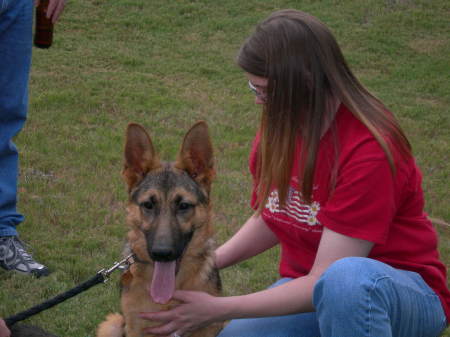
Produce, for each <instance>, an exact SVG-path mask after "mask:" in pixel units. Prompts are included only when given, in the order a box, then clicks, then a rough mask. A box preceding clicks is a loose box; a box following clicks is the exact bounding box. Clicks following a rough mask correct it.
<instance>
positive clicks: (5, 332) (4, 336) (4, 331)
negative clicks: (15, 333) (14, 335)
mask: <svg viewBox="0 0 450 337" xmlns="http://www.w3.org/2000/svg"><path fill="white" fill-rule="evenodd" d="M10 336H11V332H10V331H9V329H8V327H7V326H6V324H5V321H4V320H2V319H1V318H0V337H10Z"/></svg>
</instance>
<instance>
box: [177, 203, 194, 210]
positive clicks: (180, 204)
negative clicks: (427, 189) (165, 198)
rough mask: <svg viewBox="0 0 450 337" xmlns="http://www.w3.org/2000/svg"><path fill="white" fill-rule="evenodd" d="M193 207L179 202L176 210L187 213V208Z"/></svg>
mask: <svg viewBox="0 0 450 337" xmlns="http://www.w3.org/2000/svg"><path fill="white" fill-rule="evenodd" d="M193 206H194V205H192V204H189V203H187V202H180V203H179V204H178V210H180V211H187V210H188V209H189V208H191V207H193Z"/></svg>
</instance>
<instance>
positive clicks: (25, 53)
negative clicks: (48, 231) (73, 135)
mask: <svg viewBox="0 0 450 337" xmlns="http://www.w3.org/2000/svg"><path fill="white" fill-rule="evenodd" d="M32 24H33V0H0V266H1V267H3V268H4V269H7V270H17V271H21V272H25V273H33V274H35V275H37V276H41V275H46V274H48V269H47V268H46V267H45V266H43V265H41V264H39V263H37V262H35V261H34V260H33V259H32V257H31V256H30V255H29V254H28V253H27V252H26V250H25V248H24V246H23V244H22V242H21V241H20V240H19V239H18V233H17V230H16V226H17V225H18V224H19V223H21V222H22V221H23V216H22V215H21V214H19V213H18V212H17V208H16V204H17V179H18V152H17V149H16V146H15V144H14V143H13V137H14V136H16V135H17V134H18V133H19V131H20V130H21V129H22V127H23V125H24V123H25V120H26V114H27V108H28V79H29V73H30V65H31V48H32Z"/></svg>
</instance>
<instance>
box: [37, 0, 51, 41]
mask: <svg viewBox="0 0 450 337" xmlns="http://www.w3.org/2000/svg"><path fill="white" fill-rule="evenodd" d="M48 2H49V0H40V2H39V6H37V8H36V29H35V32H34V45H35V46H36V47H39V48H50V46H51V45H52V42H53V23H52V19H51V18H50V19H48V18H47V7H48Z"/></svg>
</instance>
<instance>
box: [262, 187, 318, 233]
mask: <svg viewBox="0 0 450 337" xmlns="http://www.w3.org/2000/svg"><path fill="white" fill-rule="evenodd" d="M266 209H267V210H268V211H269V212H270V213H272V216H274V215H275V214H276V213H281V214H284V215H286V216H287V217H289V218H290V219H291V220H293V221H292V223H291V224H292V225H294V226H295V224H296V223H302V224H306V225H308V226H310V227H314V226H320V225H321V224H320V222H319V220H317V213H318V212H319V210H320V204H319V203H318V202H316V201H313V203H312V204H311V205H307V204H306V203H305V202H304V201H303V198H302V196H301V193H300V192H298V191H296V190H295V189H293V188H289V194H288V198H287V201H286V205H285V206H284V207H283V208H281V209H280V202H279V198H278V191H277V190H273V191H272V192H271V193H270V195H269V198H268V201H267V204H266Z"/></svg>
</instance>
